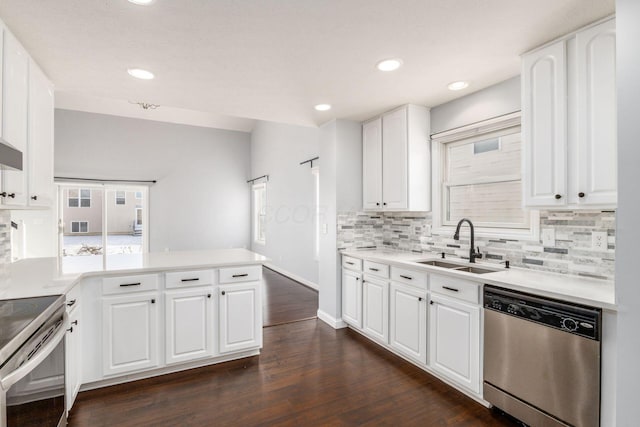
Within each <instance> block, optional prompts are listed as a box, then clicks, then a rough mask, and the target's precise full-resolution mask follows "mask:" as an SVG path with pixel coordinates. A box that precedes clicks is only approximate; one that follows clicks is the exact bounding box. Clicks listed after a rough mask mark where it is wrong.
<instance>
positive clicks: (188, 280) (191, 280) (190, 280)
mask: <svg viewBox="0 0 640 427" xmlns="http://www.w3.org/2000/svg"><path fill="white" fill-rule="evenodd" d="M198 280H200V278H199V277H195V278H193V279H181V281H182V282H197V281H198Z"/></svg>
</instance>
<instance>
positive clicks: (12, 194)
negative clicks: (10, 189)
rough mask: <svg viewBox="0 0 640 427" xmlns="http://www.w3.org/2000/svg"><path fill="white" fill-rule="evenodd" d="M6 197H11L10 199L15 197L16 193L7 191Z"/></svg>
mask: <svg viewBox="0 0 640 427" xmlns="http://www.w3.org/2000/svg"><path fill="white" fill-rule="evenodd" d="M7 197H11V198H12V199H15V198H16V193H9V194H7Z"/></svg>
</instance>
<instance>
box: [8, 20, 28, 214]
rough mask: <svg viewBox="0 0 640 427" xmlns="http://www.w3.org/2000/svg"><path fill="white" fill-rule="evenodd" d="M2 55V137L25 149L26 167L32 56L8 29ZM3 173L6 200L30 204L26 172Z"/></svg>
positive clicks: (18, 147) (25, 165)
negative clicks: (29, 77)
mask: <svg viewBox="0 0 640 427" xmlns="http://www.w3.org/2000/svg"><path fill="white" fill-rule="evenodd" d="M2 54H3V64H2V138H4V140H5V141H7V142H8V143H9V144H11V145H12V146H14V147H15V148H17V149H18V150H20V151H21V152H22V154H23V168H25V169H26V168H28V166H27V164H28V160H27V159H26V158H25V153H27V101H28V76H29V56H28V55H27V52H26V51H25V50H24V49H23V48H22V46H21V45H20V43H19V42H18V40H16V38H15V37H14V36H13V35H12V34H11V33H9V32H8V31H4V40H3V50H2ZM2 175H3V176H2V191H3V192H6V193H7V196H6V197H3V198H2V202H3V203H4V204H10V205H26V202H27V194H26V192H27V174H26V172H25V171H2Z"/></svg>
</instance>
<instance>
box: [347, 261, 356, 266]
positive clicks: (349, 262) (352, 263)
mask: <svg viewBox="0 0 640 427" xmlns="http://www.w3.org/2000/svg"><path fill="white" fill-rule="evenodd" d="M345 263H347V264H349V265H356V263H355V262H351V261H345Z"/></svg>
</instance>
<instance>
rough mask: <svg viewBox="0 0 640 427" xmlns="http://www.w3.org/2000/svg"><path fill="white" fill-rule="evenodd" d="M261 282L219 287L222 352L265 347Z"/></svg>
mask: <svg viewBox="0 0 640 427" xmlns="http://www.w3.org/2000/svg"><path fill="white" fill-rule="evenodd" d="M260 287H261V282H246V283H238V284H235V285H223V286H220V287H219V298H220V353H227V352H231V351H238V350H245V349H251V348H256V347H261V346H262V303H261V296H260V294H261V291H260Z"/></svg>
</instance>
